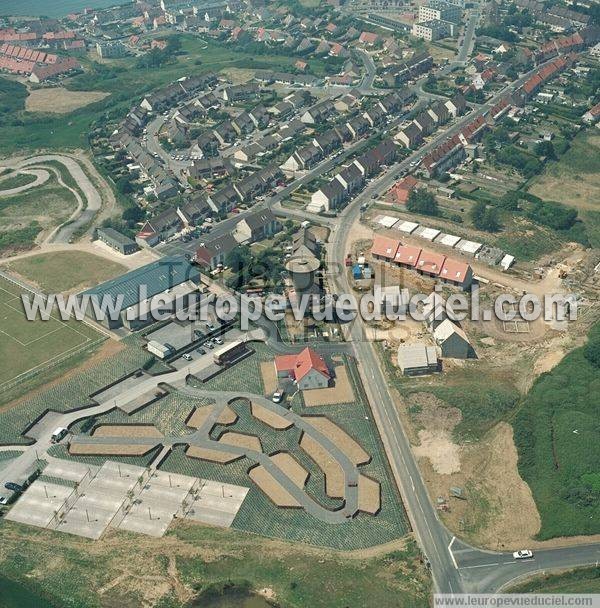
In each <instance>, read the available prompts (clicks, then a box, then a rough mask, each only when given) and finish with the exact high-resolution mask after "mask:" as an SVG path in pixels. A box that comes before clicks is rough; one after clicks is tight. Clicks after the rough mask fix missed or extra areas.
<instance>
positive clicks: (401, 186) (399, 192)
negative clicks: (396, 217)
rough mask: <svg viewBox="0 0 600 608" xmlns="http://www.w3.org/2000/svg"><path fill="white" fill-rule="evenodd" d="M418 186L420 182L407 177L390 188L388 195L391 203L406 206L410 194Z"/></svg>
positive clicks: (409, 176) (410, 176)
mask: <svg viewBox="0 0 600 608" xmlns="http://www.w3.org/2000/svg"><path fill="white" fill-rule="evenodd" d="M418 185H419V182H418V181H417V180H416V179H415V178H414V177H413V176H412V175H407V176H406V177H405V178H403V179H401V180H400V181H398V182H396V183H395V184H394V185H393V186H392V187H391V188H390V190H389V193H388V197H389V199H390V202H392V203H399V204H403V205H405V204H406V203H407V202H408V197H409V195H410V193H411V192H412V191H413V190H414V189H415V188H416V187H417V186H418Z"/></svg>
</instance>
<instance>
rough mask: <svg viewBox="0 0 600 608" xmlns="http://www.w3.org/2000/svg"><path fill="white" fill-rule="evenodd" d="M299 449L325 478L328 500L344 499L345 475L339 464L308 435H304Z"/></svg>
mask: <svg viewBox="0 0 600 608" xmlns="http://www.w3.org/2000/svg"><path fill="white" fill-rule="evenodd" d="M300 447H301V448H302V449H303V450H304V451H305V452H306V453H307V454H308V455H309V456H310V458H312V460H313V461H314V462H315V463H316V465H317V466H318V467H319V468H320V469H321V471H323V475H324V476H325V493H326V494H327V496H329V497H330V498H344V494H345V489H346V487H345V479H346V478H345V475H344V471H343V469H342V467H341V465H340V463H339V462H338V461H337V460H336V459H335V458H334V457H333V456H332V455H331V454H330V453H329V452H328V451H327V450H326V449H325V448H324V447H323V446H322V445H321V444H320V443H319V442H318V441H315V440H314V439H313V438H312V437H311V436H310V435H307V434H306V433H304V434H303V435H302V439H301V440H300Z"/></svg>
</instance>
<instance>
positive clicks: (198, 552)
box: [0, 520, 430, 608]
mask: <svg viewBox="0 0 600 608" xmlns="http://www.w3.org/2000/svg"><path fill="white" fill-rule="evenodd" d="M85 555H87V556H88V557H87V558H84V557H83V556H85ZM419 557H420V556H419V551H418V549H417V548H416V544H415V543H414V542H413V541H411V540H407V541H400V542H398V543H397V544H396V546H391V547H387V548H386V550H381V551H374V552H372V553H363V552H355V553H339V552H333V551H329V550H326V549H317V548H311V547H306V546H301V545H297V544H295V545H291V544H286V543H282V542H280V541H271V540H268V539H264V538H260V537H257V536H256V535H253V534H246V533H243V532H240V531H237V530H236V531H230V530H223V529H219V528H213V527H209V526H197V525H194V524H189V523H186V522H183V521H182V522H180V523H178V524H177V525H176V526H174V527H173V528H172V529H171V531H170V532H169V533H168V534H167V536H165V537H164V538H161V539H155V538H150V537H146V536H140V535H137V534H129V533H126V532H112V533H110V534H109V535H107V536H106V537H104V538H103V539H101V540H99V541H97V542H95V543H93V544H90V542H89V541H87V540H85V539H81V538H77V537H75V536H71V535H65V534H60V535H59V533H58V532H50V531H45V530H39V529H36V528H31V527H27V526H22V525H18V524H13V523H10V522H6V521H4V520H0V567H1V568H2V576H3V577H5V579H4V580H6V579H8V580H9V581H10V580H15V581H16V582H17V583H20V584H22V585H24V586H25V589H26V590H28V591H29V592H30V593H31V594H32V595H34V594H35V595H38V596H41V597H42V598H46V599H47V600H49V601H52V603H53V604H54V605H57V606H64V605H67V604H68V605H69V606H72V607H73V608H84V607H85V608H88V607H91V606H117V605H118V606H130V605H131V606H133V605H139V603H140V602H143V605H145V606H149V607H150V606H163V607H165V606H170V607H173V608H175V607H182V606H183V605H190V604H188V602H190V601H192V600H194V599H195V602H196V603H195V605H205V603H208V602H209V600H210V599H211V598H213V597H214V596H215V595H218V594H220V593H222V592H223V591H227V592H228V593H227V594H226V596H225V597H228V596H233V597H232V599H231V602H234V598H235V597H236V596H235V594H236V593H237V594H238V595H239V596H240V597H244V595H246V594H247V593H248V592H250V591H256V592H260V591H261V590H262V592H263V593H264V594H265V595H266V596H268V597H270V598H271V600H272V601H275V602H277V603H278V604H280V605H286V606H314V607H315V608H343V607H345V606H353V605H360V606H364V607H365V608H376V607H379V606H385V605H386V603H387V602H389V598H390V597H393V598H394V605H395V606H398V608H420V607H421V606H424V605H426V604H427V602H428V599H427V598H428V594H429V593H430V580H429V575H428V572H427V570H426V569H425V567H424V566H423V565H422V564H421V563H420V561H419ZM65 572H69V576H65V575H64V573H65ZM333 572H335V584H332V582H333V579H332V573H333ZM231 573H235V574H234V575H232V574H231ZM9 590H10V585H9ZM23 597H27V594H24V593H21V594H20V595H19V598H20V599H21V600H22V598H23ZM15 605H17V604H15ZM18 605H19V606H23V605H24V604H23V603H22V602H21V603H19V604H18ZM33 605H40V604H32V606H33ZM231 605H238V604H234V603H231ZM257 605H259V606H262V605H263V603H260V602H257ZM264 605H265V606H266V605H267V604H266V603H265V604H264Z"/></svg>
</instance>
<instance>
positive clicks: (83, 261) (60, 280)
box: [6, 251, 127, 293]
mask: <svg viewBox="0 0 600 608" xmlns="http://www.w3.org/2000/svg"><path fill="white" fill-rule="evenodd" d="M6 268H7V269H8V270H9V271H14V272H15V273H17V274H19V275H20V276H22V277H23V278H24V279H25V280H27V281H31V282H32V283H33V284H35V285H37V286H39V288H40V289H41V290H42V291H44V292H45V293H63V292H65V291H72V290H75V289H76V290H77V291H81V290H83V289H87V288H88V287H92V286H94V285H97V284H98V283H102V282H103V281H107V280H108V279H112V278H113V277H115V276H117V275H119V274H122V273H124V272H126V271H127V268H126V267H125V266H123V265H122V264H118V263H117V262H111V261H110V260H107V259H106V258H101V257H99V256H96V255H93V254H91V253H87V252H85V251H61V252H56V253H46V254H43V255H35V256H31V257H28V258H22V259H20V260H16V261H14V262H8V264H7V265H6Z"/></svg>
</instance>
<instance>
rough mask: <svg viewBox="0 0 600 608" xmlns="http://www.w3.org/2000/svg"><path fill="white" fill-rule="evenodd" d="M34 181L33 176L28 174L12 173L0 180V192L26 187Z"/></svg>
mask: <svg viewBox="0 0 600 608" xmlns="http://www.w3.org/2000/svg"><path fill="white" fill-rule="evenodd" d="M36 179H37V178H36V176H35V175H30V174H28V173H12V174H11V175H7V176H6V177H5V176H2V178H0V191H2V190H12V189H13V188H20V187H21V186H26V185H27V184H31V183H33V182H34V181H35V180H36Z"/></svg>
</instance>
